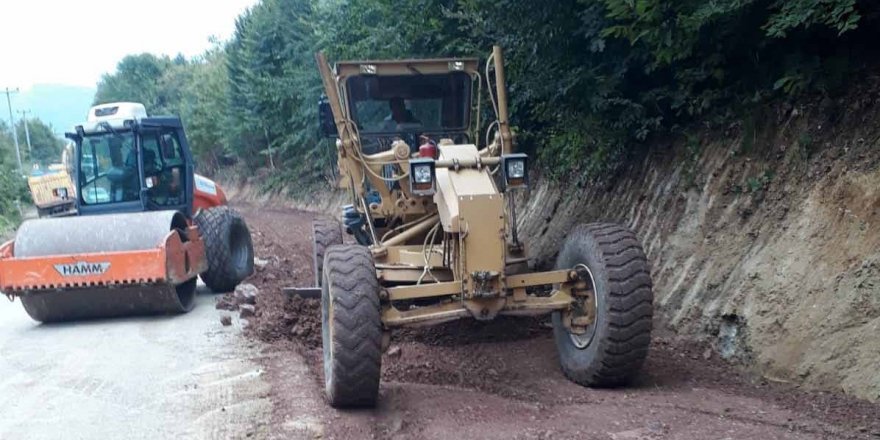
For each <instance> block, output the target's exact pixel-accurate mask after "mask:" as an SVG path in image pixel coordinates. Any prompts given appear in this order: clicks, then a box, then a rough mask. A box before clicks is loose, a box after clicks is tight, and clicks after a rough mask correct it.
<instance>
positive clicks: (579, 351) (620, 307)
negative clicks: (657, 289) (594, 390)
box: [553, 223, 654, 387]
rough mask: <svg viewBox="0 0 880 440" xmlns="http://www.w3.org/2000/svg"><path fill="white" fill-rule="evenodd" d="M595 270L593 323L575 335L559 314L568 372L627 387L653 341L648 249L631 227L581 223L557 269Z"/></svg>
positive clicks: (556, 325) (588, 382) (557, 328)
mask: <svg viewBox="0 0 880 440" xmlns="http://www.w3.org/2000/svg"><path fill="white" fill-rule="evenodd" d="M580 264H582V265H585V266H586V267H587V268H588V269H589V274H590V275H591V278H592V284H593V290H594V292H595V295H594V298H595V302H594V303H593V304H594V306H595V308H596V313H595V318H594V320H593V324H591V325H590V326H589V327H588V330H587V332H585V333H581V334H575V333H572V332H570V331H569V329H568V328H566V327H565V325H563V321H562V314H561V313H554V315H553V335H554V339H555V340H556V348H557V350H558V351H559V362H560V364H561V366H562V371H563V372H564V373H565V375H566V376H567V377H568V378H569V379H571V380H572V381H574V382H576V383H578V384H581V385H585V386H596V387H612V386H619V385H624V384H626V383H628V382H629V381H631V380H632V379H633V378H634V377H635V376H636V374H637V373H638V372H639V370H640V369H641V366H642V364H643V363H644V360H645V357H647V355H648V345H649V344H650V342H651V328H652V316H653V299H654V295H653V293H652V290H651V272H650V269H649V267H648V260H647V258H646V257H645V252H644V250H642V246H641V244H640V243H639V241H638V239H637V238H636V236H635V234H634V233H633V232H632V231H630V230H629V229H627V228H625V227H622V226H619V225H615V224H607V223H592V224H588V225H579V226H577V227H576V228H575V229H574V230H573V231H572V232H571V234H569V236H568V238H567V239H566V241H565V243H564V244H563V247H562V250H561V251H560V252H559V257H558V258H557V260H556V268H557V269H572V268H575V267H576V266H578V265H580Z"/></svg>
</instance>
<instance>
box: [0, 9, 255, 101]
mask: <svg viewBox="0 0 880 440" xmlns="http://www.w3.org/2000/svg"><path fill="white" fill-rule="evenodd" d="M254 3H256V0H215V1H212V0H147V1H144V0H138V1H133V0H12V1H3V2H2V4H0V89H2V88H3V87H7V86H11V87H21V88H24V89H26V88H28V87H30V86H31V85H33V84H44V83H51V84H70V85H80V86H94V85H95V84H96V83H97V82H98V80H99V79H100V78H101V75H102V74H104V73H107V72H111V71H113V70H114V69H115V67H116V63H117V62H119V60H120V59H122V57H124V56H125V55H127V54H131V53H140V52H152V53H155V54H168V55H172V56H173V55H176V54H177V53H183V54H184V55H186V56H188V57H189V56H193V55H198V54H200V53H201V52H203V51H204V50H205V49H207V48H208V47H210V43H209V42H208V38H209V37H210V36H212V35H213V36H217V37H220V38H221V39H226V38H228V37H229V36H230V35H232V32H233V31H234V29H235V18H236V17H237V16H238V14H239V13H241V12H242V11H244V10H245V9H246V8H247V7H248V6H251V5H253V4H254Z"/></svg>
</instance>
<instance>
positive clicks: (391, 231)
mask: <svg viewBox="0 0 880 440" xmlns="http://www.w3.org/2000/svg"><path fill="white" fill-rule="evenodd" d="M316 58H317V63H318V68H319V70H320V73H321V78H322V81H323V85H324V91H325V94H326V96H325V97H324V98H323V99H322V101H321V102H320V104H319V113H320V119H321V129H322V131H323V132H324V134H325V135H327V136H328V137H336V138H337V141H336V146H337V149H338V165H339V174H340V181H339V184H340V186H342V187H343V188H347V189H348V190H349V191H350V193H351V204H350V205H347V206H345V207H343V215H342V219H343V223H344V229H345V231H346V232H348V233H349V234H351V235H353V236H354V239H355V240H356V241H357V244H343V242H342V233H341V230H342V226H340V224H339V223H338V222H335V221H328V220H320V221H317V222H316V223H315V225H314V237H315V241H314V244H315V249H314V254H315V272H316V280H318V282H319V283H320V287H321V303H322V323H323V326H322V333H323V349H324V380H325V387H326V393H327V398H328V401H329V403H330V404H331V405H332V406H335V407H348V406H372V405H374V404H375V403H376V400H377V397H378V391H379V377H380V368H381V359H382V352H383V349H384V348H387V346H388V344H389V342H390V332H391V330H392V329H394V328H400V327H407V326H426V325H435V324H439V323H443V322H447V321H451V320H456V319H461V318H474V319H477V320H481V321H486V320H491V319H494V318H496V317H497V316H500V315H513V316H536V315H545V314H551V313H552V315H553V316H552V319H553V333H554V337H555V342H556V346H557V349H558V352H559V360H560V363H561V366H562V370H563V372H564V373H565V375H566V376H567V377H569V378H570V379H571V380H573V381H574V382H577V383H579V384H582V385H587V386H617V385H622V384H625V383H627V382H628V381H629V380H630V379H632V378H633V377H634V376H635V375H636V374H637V372H638V371H639V369H640V367H641V365H642V363H643V361H644V359H645V357H646V355H647V353H648V345H649V343H650V338H651V336H650V335H651V327H652V312H653V304H652V303H653V293H652V287H651V275H650V271H649V268H648V262H647V259H646V257H645V254H644V251H643V250H642V246H641V244H640V243H639V240H638V239H637V238H636V236H635V234H634V233H633V232H632V231H630V230H629V229H627V228H625V227H623V226H619V225H616V224H609V223H592V224H583V225H578V226H576V227H574V228H573V230H572V231H571V233H570V234H569V235H568V237H567V238H566V240H565V242H564V244H563V246H562V249H561V250H560V251H559V255H558V258H557V260H556V267H555V269H554V270H551V271H545V272H532V271H530V270H529V264H528V262H529V260H528V256H527V255H526V251H525V250H526V245H525V243H524V242H523V238H524V237H521V236H519V235H518V234H517V229H516V212H515V204H514V201H513V197H512V195H513V193H514V192H515V191H517V190H520V189H523V188H526V187H527V186H528V184H529V177H528V170H529V163H528V157H527V156H526V155H525V154H522V153H515V152H514V137H513V136H512V134H511V130H510V126H509V120H508V110H507V93H506V87H505V73H504V64H503V58H502V52H501V49H500V48H499V47H495V48H494V49H493V52H492V55H491V56H490V57H489V58H488V59H487V61H486V64H485V69H482V70H481V67H482V66H481V64H480V63H479V61H478V60H477V59H475V58H450V59H423V60H394V61H352V62H339V63H336V65H335V69H332V68H331V66H330V65H329V64H328V62H327V60H326V58H325V57H324V55H323V54H321V53H318V54H317V55H316ZM493 70H494V72H493ZM490 72H492V75H490ZM493 80H494V84H493ZM484 84H485V85H486V91H487V92H488V93H486V94H487V95H488V99H486V100H485V101H488V102H489V103H491V109H492V110H493V112H494V120H492V121H486V122H488V124H486V125H485V126H484V125H482V123H481V121H480V114H481V111H480V110H481V109H480V106H481V101H483V99H482V98H481V97H482V96H483V85H484ZM484 127H486V128H485V129H484ZM484 130H485V131H484ZM483 133H485V136H486V140H485V141H484V142H480V141H481V136H482V135H483Z"/></svg>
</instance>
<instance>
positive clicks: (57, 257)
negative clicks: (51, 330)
mask: <svg viewBox="0 0 880 440" xmlns="http://www.w3.org/2000/svg"><path fill="white" fill-rule="evenodd" d="M206 265H207V263H206V261H205V249H204V243H203V242H202V240H201V238H200V236H199V233H198V230H197V228H195V227H190V226H189V225H188V224H187V222H186V219H185V218H184V217H183V216H182V215H181V214H179V213H177V212H174V211H161V212H146V213H135V214H114V215H101V216H90V217H74V218H53V219H40V220H31V221H28V222H25V223H24V224H22V226H21V228H19V231H18V234H17V235H16V238H15V241H14V242H9V243H7V244H5V245H4V246H3V247H2V248H0V291H2V292H4V293H5V294H6V295H8V296H10V297H18V298H20V299H21V301H22V304H23V305H24V308H25V311H27V313H28V314H29V315H30V316H31V318H33V319H35V320H37V321H41V322H53V321H67V320H74V319H89V318H104V317H115V316H127V315H147V314H160V313H182V312H187V311H189V310H191V309H192V307H193V305H194V302H195V288H196V276H197V275H198V274H199V273H200V272H202V271H204V270H205V269H206Z"/></svg>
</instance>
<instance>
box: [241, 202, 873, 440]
mask: <svg viewBox="0 0 880 440" xmlns="http://www.w3.org/2000/svg"><path fill="white" fill-rule="evenodd" d="M240 208H241V210H242V212H243V213H244V215H245V218H246V219H247V221H248V225H249V226H250V227H251V230H252V231H253V234H254V237H255V240H254V244H255V248H256V254H257V257H258V258H260V261H261V262H265V264H262V265H261V267H262V268H261V269H259V271H258V272H257V274H256V275H255V276H253V277H252V278H251V279H250V280H249V282H252V283H254V284H255V285H256V286H257V287H259V289H260V293H259V295H257V297H256V302H257V308H256V315H255V316H254V317H253V318H249V320H250V322H251V325H250V327H249V330H248V332H249V333H250V334H251V335H252V336H255V337H258V338H260V339H261V340H263V341H266V342H268V343H269V345H268V346H267V347H266V348H265V351H264V353H265V358H264V362H263V365H264V366H265V368H266V377H267V378H268V379H269V380H270V382H271V385H272V386H271V393H270V398H271V401H272V403H273V414H272V416H271V420H270V426H272V427H273V430H272V435H271V436H269V438H317V437H321V438H339V439H348V438H381V439H404V438H433V439H460V438H485V439H491V438H497V439H509V438H517V439H551V438H552V439H557V438H558V439H569V438H572V439H574V438H590V439H655V438H656V439H660V438H670V439H673V438H674V439H704V438H743V439H752V438H754V439H767V438H774V439H776V438H778V439H783V438H790V439H810V438H828V439H832V438H833V439H841V438H856V439H860V438H875V436H880V418H878V417H877V414H878V411H880V410H878V407H877V405H876V404H871V403H868V402H865V401H858V400H856V399H853V398H848V397H843V396H840V395H837V394H834V393H813V392H804V391H799V390H797V389H794V387H792V386H791V385H786V384H778V383H774V382H772V381H767V380H762V379H760V377H757V376H754V375H750V374H744V373H742V372H739V371H738V370H737V369H736V368H733V367H731V366H730V365H729V363H727V362H725V361H723V360H721V359H720V358H719V357H718V356H717V355H715V354H713V352H712V351H711V350H707V347H706V346H705V345H704V344H694V343H692V342H690V341H687V340H681V339H678V338H676V337H675V336H674V335H672V334H671V333H670V332H668V331H662V330H661V331H660V332H658V334H657V335H656V337H655V338H654V341H653V344H652V347H651V353H650V355H649V357H648V361H647V363H646V366H645V370H644V372H643V374H642V376H641V377H640V378H639V380H638V381H637V382H636V383H635V384H633V385H632V386H630V387H626V388H621V389H605V390H602V389H589V388H584V387H581V386H578V385H575V384H573V383H571V382H570V381H568V380H567V379H566V378H565V377H564V376H563V375H562V373H561V371H560V368H559V365H558V359H557V356H556V351H555V348H554V345H553V341H552V336H551V334H550V331H549V328H548V327H547V325H546V324H547V322H546V320H544V319H499V320H497V321H493V322H490V323H487V324H482V323H477V322H474V321H471V320H462V321H459V322H454V323H450V324H447V325H444V326H439V327H434V328H426V329H414V330H406V331H400V332H397V333H395V335H394V337H393V343H392V347H391V349H390V350H389V351H388V352H387V353H386V354H385V355H384V356H383V359H382V365H383V367H382V368H383V369H382V385H381V387H380V397H379V406H378V407H377V408H375V409H371V410H360V411H339V410H334V409H332V408H330V407H329V406H327V405H326V404H324V403H323V402H322V396H323V377H322V376H323V371H322V363H321V362H322V360H321V357H322V353H321V337H320V308H319V305H318V301H317V300H303V299H299V298H292V299H288V298H287V297H286V296H285V295H284V294H283V293H282V292H281V287H282V286H285V285H291V284H293V285H300V286H307V285H310V284H311V283H312V276H311V256H310V255H309V254H308V252H310V247H311V235H310V232H309V230H310V223H311V219H312V218H313V217H314V214H311V213H308V212H303V211H295V210H289V211H285V210H279V209H249V208H245V207H240ZM302 359H305V362H302ZM303 365H306V366H307V367H306V368H303V367H302V366H303Z"/></svg>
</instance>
